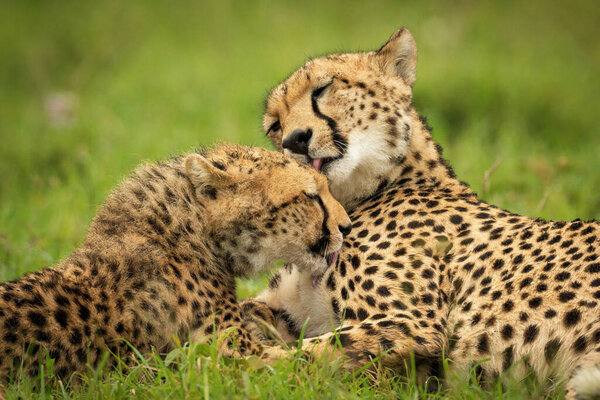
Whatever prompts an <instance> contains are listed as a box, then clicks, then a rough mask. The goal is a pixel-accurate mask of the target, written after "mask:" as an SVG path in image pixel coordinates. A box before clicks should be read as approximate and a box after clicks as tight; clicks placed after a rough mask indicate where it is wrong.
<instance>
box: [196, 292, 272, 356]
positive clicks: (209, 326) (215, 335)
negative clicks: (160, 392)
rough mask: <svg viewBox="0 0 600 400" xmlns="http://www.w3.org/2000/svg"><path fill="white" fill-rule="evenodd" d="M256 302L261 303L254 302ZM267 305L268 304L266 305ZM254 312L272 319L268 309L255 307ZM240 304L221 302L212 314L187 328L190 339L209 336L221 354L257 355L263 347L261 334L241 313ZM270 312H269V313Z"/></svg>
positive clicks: (201, 339) (197, 339) (200, 339)
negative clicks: (204, 320)
mask: <svg viewBox="0 0 600 400" xmlns="http://www.w3.org/2000/svg"><path fill="white" fill-rule="evenodd" d="M257 306H262V305H261V304H257ZM267 308H268V307H267ZM256 313H257V315H261V316H262V317H263V318H266V322H267V323H274V321H275V319H274V317H272V319H269V314H268V313H266V312H265V313H264V314H263V313H261V312H260V311H258V309H257V311H256ZM244 315H245V313H243V312H242V307H241V306H240V304H237V303H236V304H228V305H225V306H223V308H222V309H220V310H219V311H218V312H216V313H214V314H213V317H212V318H210V319H208V320H207V321H206V322H205V323H204V324H202V325H201V326H200V327H198V328H196V329H194V330H193V331H192V332H191V340H192V341H193V342H199V341H207V340H211V339H212V340H213V341H215V342H216V344H217V347H218V348H219V351H220V352H221V354H222V355H224V356H226V357H231V358H241V357H244V356H249V355H257V356H258V355H260V354H261V353H262V350H263V345H262V341H263V336H262V334H261V331H260V328H259V327H258V325H257V323H256V322H255V321H254V320H250V319H248V318H245V317H244ZM270 315H271V316H272V314H270Z"/></svg>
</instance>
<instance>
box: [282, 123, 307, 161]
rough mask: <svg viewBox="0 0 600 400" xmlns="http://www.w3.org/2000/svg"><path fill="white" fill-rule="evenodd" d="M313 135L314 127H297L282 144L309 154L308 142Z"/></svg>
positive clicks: (298, 152) (284, 146) (297, 152)
mask: <svg viewBox="0 0 600 400" xmlns="http://www.w3.org/2000/svg"><path fill="white" fill-rule="evenodd" d="M311 136H312V129H307V130H305V131H303V130H302V129H296V130H295V131H294V132H292V133H290V135H289V136H288V137H286V138H285V139H284V140H283V142H282V143H281V145H282V146H283V148H284V149H289V150H291V151H292V152H293V153H296V154H304V155H308V142H309V141H310V138H311Z"/></svg>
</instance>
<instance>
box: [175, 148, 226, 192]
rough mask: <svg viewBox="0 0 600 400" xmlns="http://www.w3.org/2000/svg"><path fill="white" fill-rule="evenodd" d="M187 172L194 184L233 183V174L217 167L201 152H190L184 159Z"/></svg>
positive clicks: (221, 184) (220, 184) (197, 185)
mask: <svg viewBox="0 0 600 400" xmlns="http://www.w3.org/2000/svg"><path fill="white" fill-rule="evenodd" d="M184 165H185V172H186V173H187V175H188V176H189V177H190V179H191V181H192V183H193V184H194V186H196V187H198V188H200V187H203V186H208V185H210V186H216V187H219V186H223V185H227V184H229V183H231V181H232V176H231V175H230V174H228V173H227V172H225V171H223V170H221V169H219V168H217V167H216V166H215V165H214V164H213V163H211V162H210V161H208V160H207V159H206V158H204V157H203V156H201V155H200V154H190V155H188V156H187V157H186V158H185V160H184Z"/></svg>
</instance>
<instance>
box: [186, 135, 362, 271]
mask: <svg viewBox="0 0 600 400" xmlns="http://www.w3.org/2000/svg"><path fill="white" fill-rule="evenodd" d="M184 166H185V172H186V174H187V175H188V177H189V179H190V181H191V183H192V184H193V186H194V191H195V193H196V198H197V199H198V201H199V203H200V205H201V207H202V208H203V212H204V214H205V219H206V230H207V233H208V235H209V236H210V237H211V238H212V239H213V242H214V246H215V249H214V251H215V252H216V253H217V254H218V255H219V256H220V257H223V258H224V259H226V260H227V262H228V264H229V268H231V269H232V270H233V271H234V272H235V273H236V274H237V275H247V274H250V273H253V272H256V271H260V270H265V269H266V268H268V267H270V266H271V265H272V263H273V262H275V261H277V260H279V259H285V260H287V261H289V262H293V263H295V264H296V265H297V266H298V268H300V269H302V270H303V271H308V272H310V273H311V274H312V275H314V276H322V274H323V273H325V271H326V270H327V268H328V267H329V266H331V265H332V264H333V263H334V262H335V261H336V260H337V254H338V253H337V252H338V251H339V249H340V248H341V246H342V241H343V235H344V234H347V233H348V232H349V231H350V228H351V225H350V219H349V218H348V215H347V214H346V212H345V211H344V208H343V207H342V206H341V205H340V203H338V202H337V201H336V200H335V199H334V198H333V196H332V195H331V193H330V192H329V189H328V182H327V179H326V178H325V176H323V175H322V174H321V173H319V172H318V171H316V170H314V169H313V168H310V167H308V166H307V165H305V164H301V163H299V162H297V161H296V160H294V159H293V158H291V157H289V156H287V155H285V154H281V153H277V152H274V151H269V150H266V149H261V148H253V147H243V146H230V145H227V146H220V147H217V148H215V149H213V150H211V151H210V152H207V153H204V154H191V155H188V156H187V157H186V158H185V160H184Z"/></svg>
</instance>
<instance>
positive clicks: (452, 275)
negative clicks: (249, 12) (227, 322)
mask: <svg viewBox="0 0 600 400" xmlns="http://www.w3.org/2000/svg"><path fill="white" fill-rule="evenodd" d="M415 68H416V47H415V45H414V41H413V39H412V36H411V35H410V33H409V32H408V31H407V30H405V29H402V30H399V31H398V32H396V33H395V34H394V36H392V38H391V39H390V41H389V42H388V43H386V45H384V46H383V47H382V48H381V49H379V50H378V51H375V52H370V53H357V54H339V55H332V56H326V57H323V58H319V59H315V60H311V61H309V62H308V63H307V64H305V65H304V66H303V67H302V68H300V69H299V70H297V71H296V72H294V73H293V74H292V75H291V76H290V77H289V78H288V79H286V80H285V81H284V82H283V83H281V84H280V85H279V86H278V87H276V88H275V89H274V90H273V91H272V92H271V94H270V95H269V98H268V100H267V111H266V113H265V117H264V126H265V130H267V133H268V135H269V136H270V138H271V139H272V141H273V143H274V144H275V146H276V147H278V148H279V149H280V150H283V151H285V152H286V153H290V154H293V155H294V156H295V157H296V158H298V159H299V160H301V161H304V162H308V163H311V164H312V165H313V166H315V167H317V168H320V169H321V170H322V171H323V172H324V173H325V174H326V175H327V176H328V178H329V179H330V181H331V189H332V193H333V194H334V196H335V197H336V198H338V199H340V200H341V202H342V204H344V205H345V206H346V208H347V209H348V210H349V213H350V216H351V219H352V223H353V230H352V233H351V234H350V235H349V236H348V237H347V238H346V240H345V241H344V245H343V248H342V250H341V252H340V257H339V261H338V263H337V264H336V265H335V267H334V268H332V269H331V271H330V272H328V273H327V274H326V276H325V277H324V279H323V280H322V282H321V283H320V284H319V285H318V286H317V287H316V288H315V289H314V291H313V292H312V293H311V291H310V290H307V288H308V289H309V287H308V286H307V285H306V284H305V283H302V276H303V274H302V272H301V271H296V272H294V271H293V269H294V267H293V266H287V267H286V269H285V270H282V271H280V273H279V274H278V275H277V276H276V278H275V281H274V282H272V284H271V285H270V287H269V288H268V289H267V290H265V292H263V293H262V294H261V295H259V297H258V298H257V300H258V301H259V302H262V303H264V304H266V305H267V306H268V307H270V308H271V309H272V310H273V313H274V315H275V318H276V320H277V324H278V328H279V330H280V331H282V332H283V335H287V336H288V337H290V338H291V337H297V335H298V333H299V331H300V329H301V327H302V325H303V323H304V321H305V319H306V317H309V318H310V319H312V320H313V321H316V322H315V323H314V324H313V326H310V328H311V329H309V330H308V331H307V333H308V334H310V335H320V336H317V337H316V338H314V339H311V340H309V341H307V342H306V343H305V344H304V346H305V347H306V348H307V349H311V350H312V351H315V352H327V351H332V347H333V346H332V345H331V343H332V342H335V341H339V344H340V345H341V346H342V348H343V350H344V353H345V355H346V356H348V357H349V362H348V364H349V365H350V366H353V367H359V366H362V365H364V364H365V363H367V362H368V361H369V360H371V359H373V358H374V357H376V356H379V355H381V356H382V357H381V360H382V362H383V363H384V364H385V365H388V366H391V367H399V366H402V365H405V363H406V360H407V359H408V355H409V353H410V352H414V354H415V356H416V357H417V360H420V361H419V362H418V365H419V366H420V367H419V371H420V373H421V374H423V375H427V374H431V373H435V370H436V368H437V364H436V363H437V362H439V361H440V359H441V357H442V354H443V353H445V355H446V356H447V357H449V359H450V360H451V363H450V368H451V372H452V374H457V375H459V376H464V375H465V374H467V373H468V371H469V369H470V368H471V367H472V366H474V365H476V364H477V363H478V362H480V361H482V360H485V359H489V361H486V362H482V363H481V364H479V369H478V371H479V372H480V376H481V377H487V378H491V377H498V376H500V375H502V374H504V375H502V376H506V375H509V374H512V375H515V376H518V377H522V376H523V375H525V374H526V373H529V372H532V373H533V374H534V375H535V376H536V377H537V378H538V379H539V380H540V381H542V382H548V383H549V385H550V383H552V382H554V383H556V382H559V381H561V380H566V379H569V378H570V376H571V375H572V373H573V371H575V370H577V369H581V368H588V367H590V368H591V367H592V366H594V365H597V364H598V363H599V362H600V260H598V256H599V255H600V249H599V247H598V240H599V238H600V224H599V223H598V222H596V221H590V222H582V221H579V220H577V221H573V222H569V223H565V222H552V221H541V220H533V219H531V218H528V217H523V216H519V215H516V214H513V213H510V212H508V211H505V210H502V209H500V208H498V207H494V206H491V205H489V204H486V203H485V202H483V201H482V200H481V199H479V198H478V197H477V195H476V194H475V193H473V192H472V191H471V190H470V189H469V187H468V186H467V185H466V184H464V183H462V182H460V181H458V180H457V179H456V178H455V176H454V173H453V172H452V170H451V168H450V167H449V166H448V164H447V163H446V161H445V160H444V159H443V158H442V156H441V148H440V147H439V146H438V145H437V144H436V143H435V142H434V140H433V138H432V136H431V134H430V130H429V128H428V127H427V125H426V123H425V122H424V120H423V119H422V118H420V117H419V115H418V113H417V112H416V111H415V109H414V107H413V104H412V91H411V87H412V84H413V83H414V81H415ZM298 132H301V136H298V135H299V134H298ZM296 137H300V138H301V140H295V139H294V138H296ZM282 287H285V288H290V287H298V288H300V289H302V290H300V289H299V290H297V291H296V292H295V294H290V293H288V292H289V290H288V289H286V293H282V292H281V291H280V288H282ZM314 298H319V299H324V298H326V299H328V302H327V303H328V304H327V306H326V307H320V308H318V307H314V301H313V300H312V299H314ZM286 299H292V300H287V302H286ZM321 303H323V301H321ZM298 304H304V305H306V307H305V308H304V309H301V311H300V312H299V311H298V310H299V309H300V307H299V306H298ZM324 321H332V322H334V324H335V323H336V322H337V324H338V325H337V326H338V329H336V335H337V336H338V337H337V339H336V338H335V337H334V334H333V333H332V332H330V331H331V329H328V327H327V324H326V323H325V322H324ZM340 321H343V322H341V324H340ZM309 323H310V320H309ZM329 327H331V323H330V324H329ZM596 375H597V374H596ZM596 375H594V374H591V375H590V376H596ZM590 379H591V378H590ZM598 386H600V385H598ZM567 389H568V391H569V392H568V393H570V395H572V393H573V392H572V389H573V388H572V387H571V386H569V385H568V387H567Z"/></svg>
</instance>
